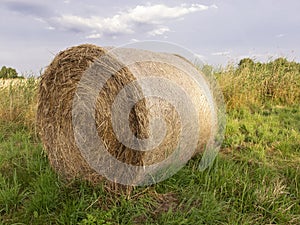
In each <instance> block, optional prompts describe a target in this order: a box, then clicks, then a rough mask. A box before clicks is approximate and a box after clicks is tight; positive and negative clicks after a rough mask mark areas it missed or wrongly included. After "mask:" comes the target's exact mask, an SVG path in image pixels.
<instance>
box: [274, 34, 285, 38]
mask: <svg viewBox="0 0 300 225" xmlns="http://www.w3.org/2000/svg"><path fill="white" fill-rule="evenodd" d="M286 35H287V34H277V35H276V36H275V37H276V38H283V37H285V36H286Z"/></svg>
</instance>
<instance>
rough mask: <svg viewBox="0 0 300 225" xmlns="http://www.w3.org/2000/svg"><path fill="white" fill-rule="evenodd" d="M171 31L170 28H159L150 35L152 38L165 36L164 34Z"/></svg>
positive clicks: (150, 32)
mask: <svg viewBox="0 0 300 225" xmlns="http://www.w3.org/2000/svg"><path fill="white" fill-rule="evenodd" d="M169 31H170V29H169V28H168V27H159V28H156V29H154V30H151V31H149V32H148V34H149V35H150V36H158V35H163V34H164V33H166V32H169Z"/></svg>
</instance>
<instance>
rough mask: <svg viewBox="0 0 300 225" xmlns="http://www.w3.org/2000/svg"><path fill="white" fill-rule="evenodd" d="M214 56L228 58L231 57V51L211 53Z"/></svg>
mask: <svg viewBox="0 0 300 225" xmlns="http://www.w3.org/2000/svg"><path fill="white" fill-rule="evenodd" d="M211 55H213V56H228V55H230V51H224V52H213V53H211Z"/></svg>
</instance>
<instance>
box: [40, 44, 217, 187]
mask: <svg viewBox="0 0 300 225" xmlns="http://www.w3.org/2000/svg"><path fill="white" fill-rule="evenodd" d="M217 124H218V121H217V115H216V111H215V104H214V102H213V98H212V96H211V93H210V89H209V85H208V83H207V81H206V80H205V78H204V77H203V75H202V74H201V73H200V72H199V71H198V70H197V69H196V68H195V67H194V66H193V65H192V64H191V63H189V62H188V61H187V60H186V59H184V58H182V57H181V56H177V55H172V54H166V53H155V52H150V51H145V50H138V49H126V48H124V49H122V48H118V49H112V48H102V47H98V46H95V45H88V44H85V45H80V46H76V47H72V48H69V49H67V50H65V51H62V52H60V53H59V54H58V55H57V56H56V57H55V58H54V60H53V61H52V63H51V64H50V65H49V66H48V68H47V69H46V71H45V72H44V74H43V75H42V78H41V82H40V87H39V94H38V112H37V125H38V131H39V135H40V137H41V140H42V142H43V144H44V148H45V151H46V152H47V154H48V158H49V161H50V164H51V165H52V167H53V168H54V169H55V170H56V171H57V172H59V174H61V175H62V176H64V177H66V178H71V179H72V178H74V177H81V178H84V179H87V180H89V181H92V182H93V183H94V182H98V181H100V180H102V179H103V178H106V179H108V180H110V181H112V182H116V183H121V184H125V185H145V184H150V183H154V182H158V181H160V180H163V179H165V178H167V177H168V176H170V175H172V174H174V173H175V172H176V171H177V170H178V169H180V168H181V167H182V166H183V165H184V164H185V163H186V161H187V160H188V159H190V158H191V157H192V156H194V155H196V154H197V153H199V152H203V150H204V148H205V147H206V146H207V145H209V144H210V143H211V142H213V141H214V138H215V135H216V132H217Z"/></svg>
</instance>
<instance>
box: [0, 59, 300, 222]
mask: <svg viewBox="0 0 300 225" xmlns="http://www.w3.org/2000/svg"><path fill="white" fill-rule="evenodd" d="M204 69H205V70H207V71H209V70H211V68H210V67H206V68H204ZM215 76H216V77H217V78H218V80H219V82H220V86H221V88H222V90H223V93H224V97H225V100H226V103H227V107H228V112H227V113H228V115H227V129H226V134H225V140H224V143H223V146H222V149H221V152H220V154H219V155H218V157H217V159H216V160H215V162H214V165H213V166H212V167H211V168H210V169H207V170H205V171H204V172H200V171H199V170H198V165H199V162H200V159H201V156H198V157H197V158H195V159H193V160H191V161H190V162H189V163H188V164H187V165H186V166H185V167H184V168H183V169H182V170H180V171H179V172H178V173H177V174H176V175H174V176H173V177H171V178H169V179H167V180H166V181H164V182H162V183H159V184H156V185H153V186H150V187H147V188H136V189H135V190H134V191H133V193H132V194H131V195H130V196H125V195H117V194H114V193H109V192H106V191H105V189H104V186H103V185H101V184H100V185H98V186H96V187H93V186H91V185H90V184H89V183H87V182H85V181H80V180H74V181H69V182H67V181H65V180H63V179H61V178H59V177H58V176H57V174H56V173H55V172H54V171H53V170H52V169H51V167H50V166H49V164H48V160H47V156H46V155H45V154H44V152H43V148H42V145H41V143H40V141H39V138H38V137H37V136H36V132H35V124H34V119H35V110H36V104H35V103H36V90H37V82H36V81H35V80H34V79H27V80H23V81H22V82H20V83H18V82H17V83H15V84H14V85H6V87H0V171H1V175H0V224H85V225H88V224H106V225H109V224H300V104H299V103H300V66H299V64H297V63H293V62H287V61H286V60H284V59H279V60H277V61H276V60H275V61H273V62H270V63H265V64H262V63H254V62H253V61H251V60H250V61H249V60H248V61H247V60H244V61H243V62H242V63H241V64H240V66H239V67H238V68H233V67H228V68H225V69H223V70H222V71H218V72H215Z"/></svg>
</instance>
